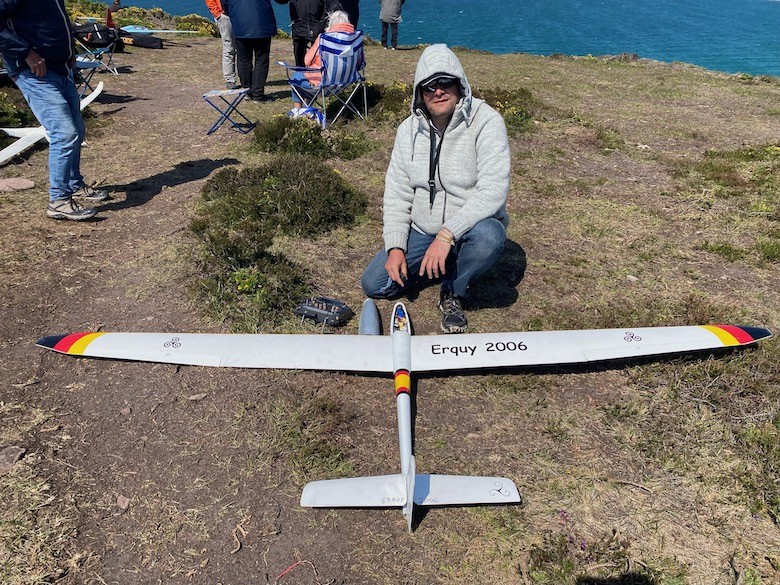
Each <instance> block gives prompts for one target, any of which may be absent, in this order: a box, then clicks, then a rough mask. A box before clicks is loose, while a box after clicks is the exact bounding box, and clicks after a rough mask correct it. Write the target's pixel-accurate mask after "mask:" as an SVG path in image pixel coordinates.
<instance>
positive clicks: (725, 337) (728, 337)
mask: <svg viewBox="0 0 780 585" xmlns="http://www.w3.org/2000/svg"><path fill="white" fill-rule="evenodd" d="M702 327H704V328H705V329H706V330H707V331H709V332H710V333H714V334H715V335H716V336H717V337H718V339H720V341H721V343H722V344H723V345H724V346H731V345H739V340H738V339H737V338H736V337H734V336H733V335H732V334H731V333H729V332H728V331H726V330H725V329H721V328H720V327H716V326H715V325H702Z"/></svg>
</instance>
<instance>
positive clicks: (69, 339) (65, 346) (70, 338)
mask: <svg viewBox="0 0 780 585" xmlns="http://www.w3.org/2000/svg"><path fill="white" fill-rule="evenodd" d="M89 333H90V332H89V331H84V332H82V333H71V334H70V335H66V336H65V337H63V338H62V339H60V340H59V341H58V342H57V344H56V345H55V346H54V347H53V348H52V349H53V350H54V351H59V352H62V353H68V350H69V349H70V348H71V347H72V346H73V344H74V343H76V342H77V341H78V340H79V339H81V338H82V337H84V336H85V335H89Z"/></svg>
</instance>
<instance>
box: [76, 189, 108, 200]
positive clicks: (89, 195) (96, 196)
mask: <svg viewBox="0 0 780 585" xmlns="http://www.w3.org/2000/svg"><path fill="white" fill-rule="evenodd" d="M73 196H74V197H81V198H82V199H85V200H86V201H95V202H97V201H105V200H106V199H108V191H106V190H104V189H95V188H94V187H91V186H90V185H84V186H83V187H82V188H81V189H79V190H78V191H76V192H75V193H74V194H73Z"/></svg>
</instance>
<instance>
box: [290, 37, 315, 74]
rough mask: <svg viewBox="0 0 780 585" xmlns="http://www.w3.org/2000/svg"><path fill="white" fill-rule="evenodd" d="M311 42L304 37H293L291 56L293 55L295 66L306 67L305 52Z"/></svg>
mask: <svg viewBox="0 0 780 585" xmlns="http://www.w3.org/2000/svg"><path fill="white" fill-rule="evenodd" d="M311 45H312V41H310V40H309V39H307V38H306V37H293V54H294V55H295V66H296V67H306V63H305V62H304V61H305V59H306V51H308V50H309V47H311Z"/></svg>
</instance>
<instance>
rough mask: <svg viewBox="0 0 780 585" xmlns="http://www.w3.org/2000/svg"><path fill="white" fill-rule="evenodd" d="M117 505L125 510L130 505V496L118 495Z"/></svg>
mask: <svg viewBox="0 0 780 585" xmlns="http://www.w3.org/2000/svg"><path fill="white" fill-rule="evenodd" d="M116 505H117V507H118V508H119V509H120V510H122V511H123V512H125V511H126V510H127V509H128V508H129V507H130V498H128V497H126V496H123V495H121V494H120V495H118V496H117V497H116Z"/></svg>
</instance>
